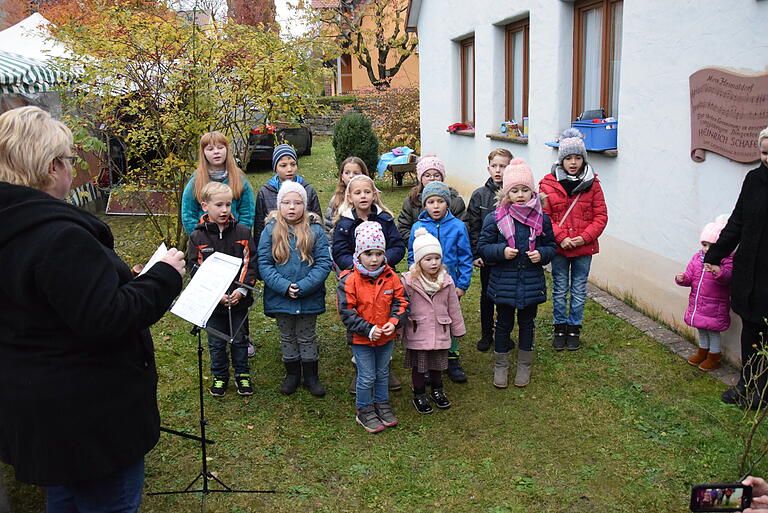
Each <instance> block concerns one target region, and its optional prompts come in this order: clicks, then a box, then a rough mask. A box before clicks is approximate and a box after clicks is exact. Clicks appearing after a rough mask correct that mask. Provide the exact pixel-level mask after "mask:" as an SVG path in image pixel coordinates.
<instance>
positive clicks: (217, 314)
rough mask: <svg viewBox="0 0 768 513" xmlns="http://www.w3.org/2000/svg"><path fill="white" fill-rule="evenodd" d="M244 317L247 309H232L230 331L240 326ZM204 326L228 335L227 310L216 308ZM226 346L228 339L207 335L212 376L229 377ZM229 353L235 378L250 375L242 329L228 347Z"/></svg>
mask: <svg viewBox="0 0 768 513" xmlns="http://www.w3.org/2000/svg"><path fill="white" fill-rule="evenodd" d="M246 315H248V309H247V308H233V309H232V330H236V329H237V327H238V326H240V323H241V322H243V319H245V317H246ZM206 326H208V327H210V328H213V329H215V330H218V331H220V332H222V333H225V334H229V314H228V313H227V308H226V307H216V310H214V311H213V315H211V317H210V318H209V319H208V323H207V324H206ZM228 345H229V339H223V338H219V337H217V336H215V335H212V334H210V333H208V352H209V353H210V354H211V373H212V374H213V375H214V376H219V377H227V376H229V357H228V356H227V346H228ZM230 353H231V354H232V367H233V368H234V369H235V376H242V375H246V376H247V375H248V374H250V369H249V367H248V342H247V340H246V339H245V330H243V329H242V328H241V329H240V330H238V332H237V333H236V334H235V340H234V341H233V342H232V345H231V346H230Z"/></svg>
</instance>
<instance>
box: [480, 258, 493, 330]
mask: <svg viewBox="0 0 768 513" xmlns="http://www.w3.org/2000/svg"><path fill="white" fill-rule="evenodd" d="M490 279H491V268H490V267H488V266H487V265H484V266H483V267H481V268H480V287H481V288H480V332H481V333H482V334H483V337H488V338H491V337H492V336H493V309H494V307H495V305H494V303H493V301H492V300H491V299H490V298H489V297H488V296H487V295H486V291H487V290H488V281H489V280H490Z"/></svg>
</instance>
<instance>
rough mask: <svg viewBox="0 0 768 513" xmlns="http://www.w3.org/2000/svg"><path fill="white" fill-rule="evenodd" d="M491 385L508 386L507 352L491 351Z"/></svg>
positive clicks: (497, 386)
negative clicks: (492, 358)
mask: <svg viewBox="0 0 768 513" xmlns="http://www.w3.org/2000/svg"><path fill="white" fill-rule="evenodd" d="M493 357H494V360H493V386H495V387H496V388H507V387H508V386H509V353H497V352H495V351H494V352H493Z"/></svg>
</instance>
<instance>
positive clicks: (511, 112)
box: [504, 18, 531, 128]
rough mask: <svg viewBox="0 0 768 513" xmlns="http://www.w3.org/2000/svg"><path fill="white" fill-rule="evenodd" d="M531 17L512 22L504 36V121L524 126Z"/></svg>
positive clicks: (526, 112) (526, 106)
mask: <svg viewBox="0 0 768 513" xmlns="http://www.w3.org/2000/svg"><path fill="white" fill-rule="evenodd" d="M530 27H531V23H530V19H529V18H526V19H524V20H520V21H517V22H515V23H511V24H509V25H507V26H506V27H505V29H506V30H505V36H504V76H505V78H504V93H505V102H504V104H505V109H504V121H511V120H515V121H517V123H518V125H519V126H520V127H521V128H522V126H523V118H524V117H526V116H528V33H529V32H530Z"/></svg>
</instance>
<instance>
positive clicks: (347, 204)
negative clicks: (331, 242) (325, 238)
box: [333, 175, 395, 225]
mask: <svg viewBox="0 0 768 513" xmlns="http://www.w3.org/2000/svg"><path fill="white" fill-rule="evenodd" d="M363 179H366V180H368V182H370V184H371V187H373V205H376V206H377V207H378V208H379V212H386V213H387V214H389V215H391V216H392V217H395V215H394V214H393V213H392V211H391V210H390V209H388V208H387V206H386V205H385V204H384V203H382V201H381V194H379V193H380V192H381V191H380V190H379V189H378V188H377V187H376V183H375V182H374V181H373V178H371V177H370V176H368V175H355V176H353V177H352V179H351V180H349V183H348V184H347V188H346V189H345V192H344V201H342V202H341V205H339V209H338V210H337V211H336V217H335V218H334V219H333V224H334V225H335V224H336V223H337V222H338V221H339V219H340V218H341V216H342V215H344V212H346V211H347V209H348V208H353V205H352V202H351V201H350V200H349V189H350V187H351V186H352V183H354V182H359V181H360V180H363Z"/></svg>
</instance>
